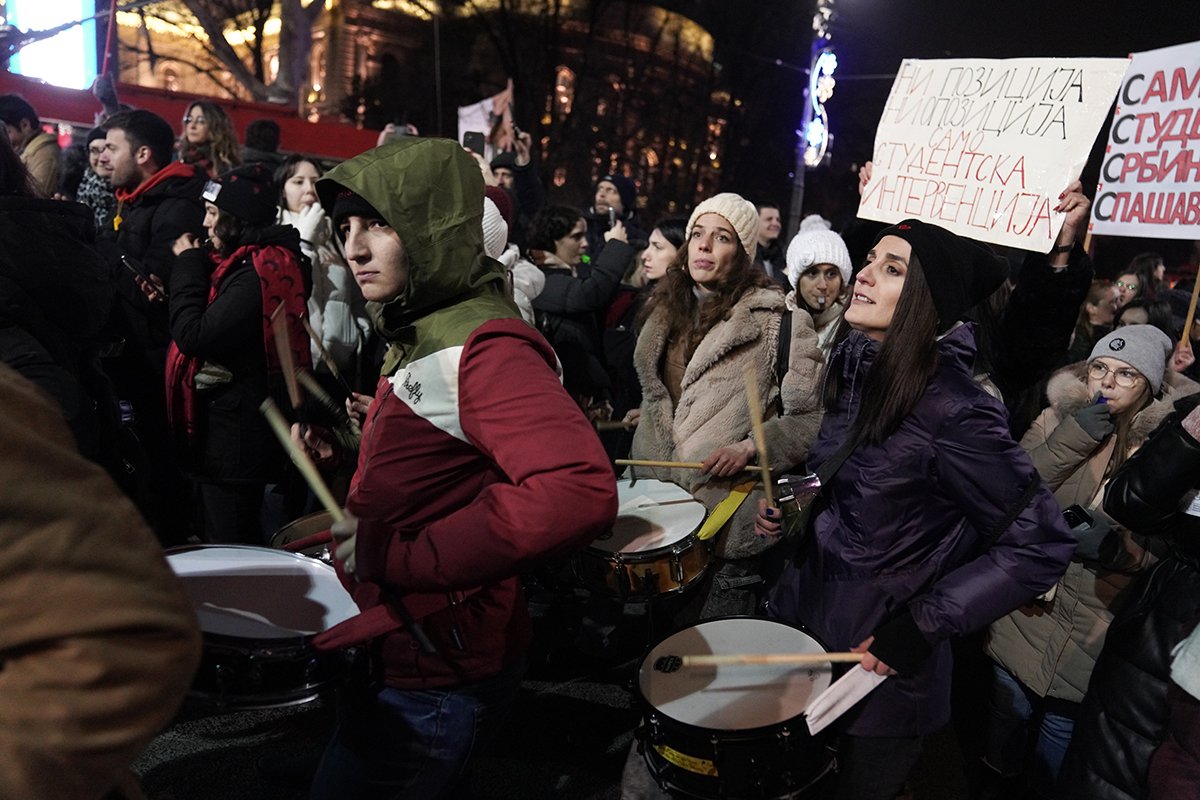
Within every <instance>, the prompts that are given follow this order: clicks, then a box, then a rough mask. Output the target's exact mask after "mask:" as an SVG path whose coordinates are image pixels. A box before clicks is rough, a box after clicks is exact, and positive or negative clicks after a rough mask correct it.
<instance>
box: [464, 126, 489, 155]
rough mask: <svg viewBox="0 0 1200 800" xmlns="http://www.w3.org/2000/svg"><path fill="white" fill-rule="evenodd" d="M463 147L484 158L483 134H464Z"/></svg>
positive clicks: (475, 132) (477, 132)
mask: <svg viewBox="0 0 1200 800" xmlns="http://www.w3.org/2000/svg"><path fill="white" fill-rule="evenodd" d="M462 143H463V147H465V148H467V149H468V150H470V151H471V152H472V153H475V154H476V155H479V156H482V155H483V154H484V153H483V144H484V139H483V134H482V133H480V132H479V131H467V132H466V133H464V134H463V142H462Z"/></svg>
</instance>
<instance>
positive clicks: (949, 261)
mask: <svg viewBox="0 0 1200 800" xmlns="http://www.w3.org/2000/svg"><path fill="white" fill-rule="evenodd" d="M1006 273H1007V267H1006V265H1004V264H1003V263H1002V262H1000V261H999V260H998V259H997V258H996V256H995V255H994V254H992V253H991V252H990V251H989V250H987V249H986V248H983V247H981V246H979V245H976V244H974V243H973V242H969V241H967V240H965V239H961V238H959V237H957V236H955V235H954V234H951V233H950V232H949V231H946V230H944V229H942V228H939V227H936V226H934V225H930V224H928V223H924V222H921V221H919V220H911V219H910V220H905V221H904V222H901V223H899V224H897V225H894V226H891V227H889V228H886V229H885V230H884V231H883V232H882V233H881V234H880V236H879V237H878V238H877V239H876V241H875V245H874V246H873V247H872V249H871V250H870V252H869V253H868V255H867V259H866V263H865V265H864V266H863V267H862V269H861V270H860V271H859V273H858V275H857V278H856V281H855V284H854V287H853V289H852V293H851V303H850V306H849V307H848V308H847V310H846V315H845V320H844V326H845V327H846V328H847V330H844V331H843V332H842V334H843V336H844V338H843V339H842V341H841V342H840V343H839V344H838V345H837V346H836V347H835V350H834V353H833V356H832V358H831V361H830V363H829V366H828V367H827V373H826V374H827V379H826V382H825V397H824V401H825V417H824V420H823V421H822V425H821V430H820V433H819V435H818V437H817V441H816V443H815V444H814V445H813V448H812V450H811V452H810V455H809V459H808V463H809V465H810V467H818V468H819V467H820V466H821V465H822V464H824V463H825V462H826V461H828V460H830V459H831V458H833V457H835V451H837V450H838V449H839V447H843V448H847V449H845V450H843V451H842V453H841V454H839V455H846V458H845V461H844V463H843V464H842V465H841V467H840V469H838V470H837V471H836V472H835V473H833V475H832V476H831V477H830V480H829V481H828V482H827V483H826V487H825V489H824V492H825V494H824V501H823V503H822V505H820V506H819V507H818V509H817V510H816V511H815V513H814V515H813V523H812V526H811V532H810V533H809V535H808V536H807V538H805V539H804V540H803V541H802V543H801V545H800V549H799V551H798V553H797V557H796V558H795V559H794V560H790V561H789V562H788V563H787V564H786V566H785V568H784V570H783V572H782V574H781V575H780V576H779V578H778V579H777V581H776V582H775V585H774V587H773V589H772V591H771V593H770V596H769V607H768V610H769V612H770V613H771V614H772V615H773V616H775V617H776V618H779V619H782V620H784V621H787V622H792V623H798V624H801V625H804V626H806V627H807V628H808V629H809V630H811V631H813V633H814V634H815V635H816V636H817V637H818V638H819V639H820V640H821V641H823V642H824V643H825V645H826V646H827V647H828V648H829V649H830V650H835V651H837V650H850V649H852V650H854V651H856V652H862V653H864V656H863V660H862V665H861V668H862V669H866V670H869V671H873V672H875V673H876V674H879V675H886V676H891V677H889V678H888V679H887V680H885V681H884V682H883V683H882V684H881V685H879V687H878V688H876V689H875V690H874V691H873V692H871V693H870V694H869V695H867V697H866V698H865V699H864V700H862V701H861V702H860V703H858V704H857V705H856V706H855V707H854V708H852V709H851V710H850V711H849V712H848V713H847V714H845V715H844V716H843V717H841V718H840V719H839V720H837V722H836V723H835V730H837V732H838V734H839V740H838V767H839V774H838V780H837V784H838V785H837V796H838V797H845V798H856V800H870V799H871V798H880V799H881V800H891V798H894V797H895V796H896V794H897V793H898V791H899V789H900V788H901V786H902V785H903V783H904V780H905V778H906V776H907V774H908V772H909V770H910V769H911V767H912V765H913V764H914V763H915V761H916V758H917V756H918V754H919V752H920V748H921V741H922V737H924V736H926V735H928V734H930V733H933V732H934V731H936V730H938V729H939V728H941V727H942V726H944V725H945V724H946V723H947V722H948V721H949V719H950V671H951V650H950V639H951V638H952V637H955V636H959V635H961V634H964V633H967V632H970V631H973V630H976V629H979V628H982V627H983V626H985V625H987V624H988V623H989V622H991V621H992V620H994V619H996V618H998V617H999V616H1001V615H1003V614H1005V613H1007V612H1009V611H1011V610H1012V609H1014V608H1016V607H1017V606H1019V605H1021V604H1022V603H1024V602H1027V601H1029V600H1030V599H1032V598H1033V597H1035V596H1037V595H1038V594H1039V593H1041V592H1043V591H1045V590H1046V589H1048V588H1050V586H1052V585H1053V584H1054V582H1055V581H1056V580H1057V579H1058V578H1059V577H1060V576H1061V575H1062V573H1063V571H1064V569H1065V568H1066V565H1067V563H1068V561H1069V560H1070V557H1071V553H1072V551H1073V550H1074V546H1075V543H1074V540H1073V538H1072V537H1071V534H1070V532H1069V531H1068V530H1067V528H1066V526H1065V524H1064V523H1063V521H1062V519H1061V514H1060V512H1059V509H1058V505H1057V504H1056V503H1055V501H1054V497H1053V496H1052V495H1051V494H1050V492H1049V491H1048V490H1047V489H1046V488H1045V487H1044V486H1043V485H1042V483H1041V479H1040V478H1039V477H1038V475H1037V472H1036V471H1035V470H1034V468H1033V464H1032V463H1031V462H1030V460H1029V457H1028V456H1027V455H1026V454H1025V453H1024V451H1022V450H1021V448H1020V446H1019V445H1017V443H1016V442H1014V441H1013V440H1012V438H1011V436H1010V435H1009V433H1008V420H1007V415H1006V414H1005V410H1004V407H1003V406H1002V405H1001V404H1000V403H999V402H998V401H996V400H994V399H993V398H991V397H990V396H988V395H987V394H986V393H985V392H984V391H983V389H982V388H980V386H979V384H978V383H976V381H975V380H974V379H973V367H974V361H975V342H974V331H973V326H971V325H969V324H966V325H963V324H959V322H960V320H961V319H962V317H963V315H964V314H965V313H966V312H967V310H968V309H969V308H971V306H973V305H975V304H976V303H977V302H979V301H980V300H982V299H983V298H984V297H986V296H987V295H989V294H990V293H991V292H993V291H994V290H995V289H996V287H997V286H999V285H1000V283H1001V282H1002V281H1003V280H1004V278H1005V275H1006ZM778 520H779V512H778V510H776V509H767V508H766V507H765V505H764V506H763V511H761V512H760V515H759V521H758V527H759V531H760V533H762V534H764V535H776V534H778V533H779V531H780V525H779V522H778ZM858 668H859V667H852V669H858Z"/></svg>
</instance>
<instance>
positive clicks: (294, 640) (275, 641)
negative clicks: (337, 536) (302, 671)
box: [163, 542, 361, 648]
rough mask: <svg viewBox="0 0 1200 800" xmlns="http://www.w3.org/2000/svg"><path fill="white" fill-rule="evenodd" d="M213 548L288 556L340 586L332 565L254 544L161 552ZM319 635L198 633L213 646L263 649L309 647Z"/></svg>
mask: <svg viewBox="0 0 1200 800" xmlns="http://www.w3.org/2000/svg"><path fill="white" fill-rule="evenodd" d="M214 548H221V549H225V550H257V551H262V552H267V553H272V554H275V553H278V554H281V555H285V556H289V557H291V558H294V559H298V560H299V561H300V562H302V563H306V564H317V565H319V566H320V567H321V569H322V570H328V571H329V572H331V573H333V576H334V579H335V580H336V581H337V582H338V585H339V586H342V582H341V578H340V577H338V574H337V570H336V569H334V567H333V565H332V564H326V563H325V562H324V561H321V560H320V559H319V558H313V557H312V556H306V555H304V554H303V553H292V552H290V551H288V550H280V549H278V548H275V547H263V546H261V545H255V544H214V543H208V542H203V543H200V544H183V545H178V546H176V547H170V548H167V549H166V550H164V551H163V556H164V557H166V556H170V555H176V554H182V553H187V552H191V551H193V550H206V549H214ZM167 565H168V566H170V562H169V561H168V563H167ZM171 573H172V574H173V575H175V577H176V578H179V577H181V576H180V575H179V574H178V573H176V572H175V571H174V570H171ZM342 588H343V589H344V588H345V587H344V586H342ZM347 594H349V592H348V591H347ZM350 599H351V602H354V597H353V595H351V597H350ZM354 605H355V607H356V608H357V606H358V604H357V603H354ZM360 611H361V609H360ZM321 633H323V631H317V632H316V633H294V634H292V635H291V636H278V637H275V636H272V637H262V636H234V635H233V634H231V633H213V632H210V631H206V630H203V629H202V630H201V631H200V635H201V637H202V638H203V639H204V640H205V641H210V642H212V643H213V644H226V645H229V646H231V647H237V645H239V644H245V643H246V642H263V643H264V647H301V648H303V647H308V646H309V645H310V643H311V642H312V640H313V639H315V638H316V637H317V636H319V635H320V634H321Z"/></svg>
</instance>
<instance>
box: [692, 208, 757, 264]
mask: <svg viewBox="0 0 1200 800" xmlns="http://www.w3.org/2000/svg"><path fill="white" fill-rule="evenodd" d="M705 214H719V215H721V216H722V217H724V218H725V220H726V221H727V222H728V223H729V224H730V225H732V226H733V229H734V230H735V231H736V232H737V236H738V239H739V240H740V241H741V243H742V247H744V248H745V249H746V252H747V253H748V254H749V255H750V260H751V261H753V260H754V253H755V251H756V250H757V248H758V209H757V208H755V207H754V203H751V202H750V201H749V200H747V199H745V198H744V197H742V196H741V195H738V194H734V193H733V192H722V193H721V194H718V195H713V196H712V197H710V198H708V199H707V200H705V201H704V202H703V203H701V204H700V205H698V206H696V210H695V211H693V212H692V216H690V217H689V218H688V224H687V235H688V236H689V237H690V236H691V235H692V228H693V227H694V226H695V224H696V220H698V219H700V217H702V216H703V215H705Z"/></svg>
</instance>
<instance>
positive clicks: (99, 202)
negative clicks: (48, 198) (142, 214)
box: [75, 128, 117, 231]
mask: <svg viewBox="0 0 1200 800" xmlns="http://www.w3.org/2000/svg"><path fill="white" fill-rule="evenodd" d="M107 135H108V131H106V130H105V129H104V128H92V129H91V130H90V131H88V135H87V156H88V166H87V169H86V170H84V173H83V178H82V179H81V180H80V181H79V188H78V189H77V190H76V192H75V199H76V200H78V201H79V202H81V203H83V204H84V205H86V206H87V207H88V208H90V209H91V210H92V218H93V219H94V221H95V223H96V230H97V231H102V230H104V227H105V226H106V225H107V224H109V220H111V219H112V215H113V212H114V211H115V210H116V208H117V198H116V196H115V195H114V194H113V185H112V180H111V179H112V172H113V171H112V165H111V164H107V163H104V162H102V160H101V156H103V155H104V150H105V137H106V136H107Z"/></svg>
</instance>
